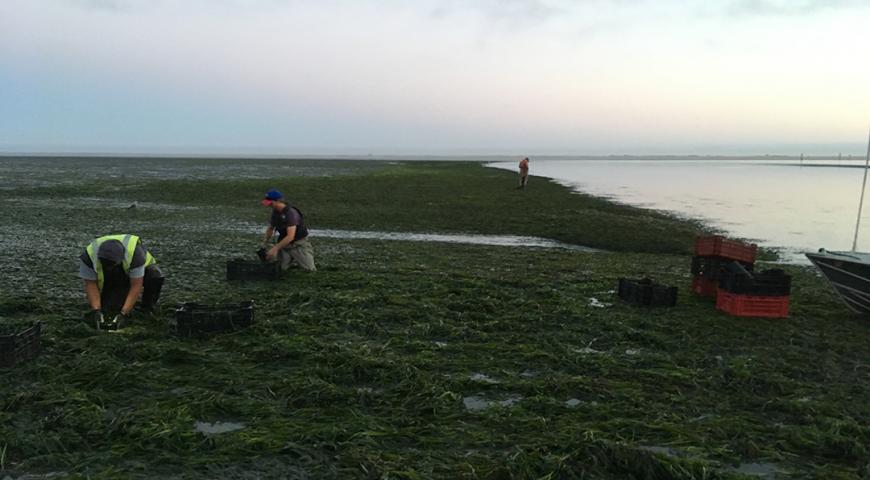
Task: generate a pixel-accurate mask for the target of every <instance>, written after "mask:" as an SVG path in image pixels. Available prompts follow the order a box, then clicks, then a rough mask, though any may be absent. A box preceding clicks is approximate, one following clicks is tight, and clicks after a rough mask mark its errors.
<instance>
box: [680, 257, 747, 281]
mask: <svg viewBox="0 0 870 480" xmlns="http://www.w3.org/2000/svg"><path fill="white" fill-rule="evenodd" d="M732 263H735V260H726V259H722V258H718V257H692V275H694V276H695V277H704V278H706V279H708V280H718V279H720V278H722V272H723V271H724V270H725V269H726V268H727V267H728V266H729V265H731V264H732ZM736 263H738V264H740V265H741V266H742V267H743V268H744V269H745V270H746V271H749V272H751V271H752V270H753V269H754V268H755V266H754V265H753V264H752V263H745V262H736Z"/></svg>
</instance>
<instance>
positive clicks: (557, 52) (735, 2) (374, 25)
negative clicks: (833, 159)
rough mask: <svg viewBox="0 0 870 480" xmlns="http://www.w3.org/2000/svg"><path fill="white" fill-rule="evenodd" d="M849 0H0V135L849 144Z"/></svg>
mask: <svg viewBox="0 0 870 480" xmlns="http://www.w3.org/2000/svg"><path fill="white" fill-rule="evenodd" d="M868 53H870V2H868V1H866V0H857V1H848V0H839V1H838V0H787V1H786V0H721V1H716V0H697V1H692V0H685V1H677V0H656V1H653V0H476V1H475V0H467V1H462V0H442V1H436V0H380V1H378V0H316V1H314V0H312V1H306V0H176V1H173V0H0V151H7V152H10V151H69V152H84V151H93V152H163V153H165V152H176V153H214V152H227V153H290V154H304V153H319V154H329V153H348V154H361V153H369V152H371V153H373V154H378V153H381V154H390V153H392V154H396V153H419V154H449V153H457V154H459V153H479V154H483V153H494V154H517V155H520V154H522V155H535V154H622V153H629V154H642V153H656V154H661V153H675V154H684V153H698V154H704V153H737V154H743V153H786V154H800V153H801V152H806V153H816V154H818V153H832V154H836V153H837V152H838V151H842V152H843V153H844V154H845V153H850V154H857V155H863V153H864V149H865V148H866V147H865V146H866V143H865V141H866V138H867V130H868V127H870V54H868Z"/></svg>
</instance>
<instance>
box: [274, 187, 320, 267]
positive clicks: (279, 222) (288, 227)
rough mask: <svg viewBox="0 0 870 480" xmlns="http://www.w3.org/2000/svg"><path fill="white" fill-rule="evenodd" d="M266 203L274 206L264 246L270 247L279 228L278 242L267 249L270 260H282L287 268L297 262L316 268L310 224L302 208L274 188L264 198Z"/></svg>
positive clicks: (303, 265) (283, 265)
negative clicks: (290, 203) (310, 236)
mask: <svg viewBox="0 0 870 480" xmlns="http://www.w3.org/2000/svg"><path fill="white" fill-rule="evenodd" d="M262 203H263V205H264V206H267V207H270V208H271V209H272V217H271V218H270V219H269V226H268V227H267V228H266V236H265V238H263V246H264V247H268V245H269V242H270V241H271V240H272V236H274V235H275V232H278V243H276V244H275V245H274V246H272V248H270V249H269V250H268V251H267V252H266V259H267V260H272V261H274V260H276V259H277V261H279V262H281V270H287V269H288V268H290V265H292V264H293V262H296V263H297V264H298V265H299V266H300V267H301V268H302V269H303V270H305V271H308V272H313V271H315V270H317V268H315V267H314V249H313V248H312V247H311V242H309V241H308V228H307V227H306V226H305V221H304V219H303V218H302V212H300V211H299V209H298V208H296V207H294V206H292V205H288V204H287V202H286V201H284V194H283V193H281V192H279V191H278V190H275V189H272V190H269V191H268V192H266V196H265V197H264V198H263V201H262Z"/></svg>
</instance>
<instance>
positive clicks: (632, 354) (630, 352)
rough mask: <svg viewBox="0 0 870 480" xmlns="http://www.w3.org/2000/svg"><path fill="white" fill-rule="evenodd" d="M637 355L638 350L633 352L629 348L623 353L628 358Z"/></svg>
mask: <svg viewBox="0 0 870 480" xmlns="http://www.w3.org/2000/svg"><path fill="white" fill-rule="evenodd" d="M639 353H640V350H634V349H631V348H629V349H628V350H626V351H625V354H626V355H628V356H634V355H637V354H639Z"/></svg>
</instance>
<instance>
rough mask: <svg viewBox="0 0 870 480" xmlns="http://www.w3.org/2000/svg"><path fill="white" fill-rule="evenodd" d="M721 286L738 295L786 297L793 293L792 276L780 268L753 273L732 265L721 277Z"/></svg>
mask: <svg viewBox="0 0 870 480" xmlns="http://www.w3.org/2000/svg"><path fill="white" fill-rule="evenodd" d="M719 288H721V289H722V290H725V291H726V292H730V293H735V294H738V295H754V296H763V297H784V296H788V295H790V294H791V276H789V275H786V274H785V272H783V271H782V270H779V269H773V270H764V271H762V272H760V273H755V274H753V273H748V272H746V271H745V270H741V269H740V268H738V266H737V265H730V266H729V267H728V268H726V269H725V271H724V272H723V274H722V277H721V278H720V279H719Z"/></svg>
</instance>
